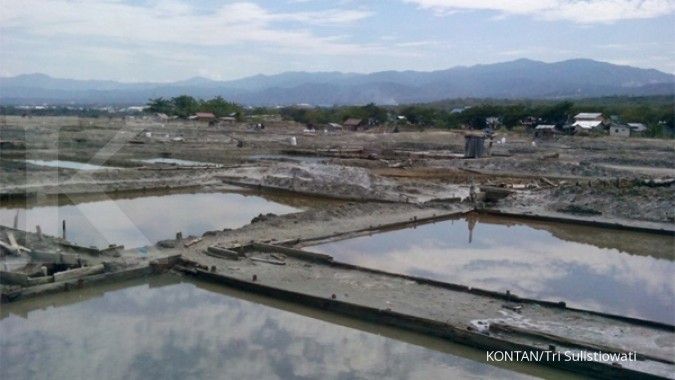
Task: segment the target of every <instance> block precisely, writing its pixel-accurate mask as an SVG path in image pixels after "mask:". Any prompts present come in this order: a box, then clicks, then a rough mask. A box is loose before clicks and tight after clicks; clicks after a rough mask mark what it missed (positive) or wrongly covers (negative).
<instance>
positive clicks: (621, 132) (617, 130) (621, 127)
mask: <svg viewBox="0 0 675 380" xmlns="http://www.w3.org/2000/svg"><path fill="white" fill-rule="evenodd" d="M609 135H610V136H620V137H628V136H630V127H629V126H627V125H625V124H618V123H616V124H614V123H612V125H610V127H609Z"/></svg>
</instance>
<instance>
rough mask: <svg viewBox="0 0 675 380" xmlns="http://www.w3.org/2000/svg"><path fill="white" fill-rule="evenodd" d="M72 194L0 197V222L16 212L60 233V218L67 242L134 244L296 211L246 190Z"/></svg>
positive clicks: (28, 226) (26, 225)
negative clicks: (27, 199)
mask: <svg viewBox="0 0 675 380" xmlns="http://www.w3.org/2000/svg"><path fill="white" fill-rule="evenodd" d="M85 199H86V198H85ZM282 199H283V198H282ZM75 200H76V202H73V203H75V204H72V203H69V202H58V203H56V204H50V205H38V206H34V207H29V208H26V206H25V205H22V206H17V205H13V204H4V203H3V204H2V207H0V224H2V225H6V226H12V225H13V223H14V218H15V217H16V215H17V212H18V227H19V228H20V229H23V230H27V231H35V226H36V225H40V227H41V228H42V231H43V233H46V234H49V235H53V236H61V234H62V231H61V223H62V221H63V220H66V238H67V239H68V240H69V241H71V242H73V243H76V244H79V245H83V246H92V245H93V246H96V247H99V248H102V247H106V246H107V245H108V244H113V243H114V244H122V245H124V246H125V247H126V248H134V247H142V246H146V245H151V244H154V243H156V242H157V241H159V240H163V239H172V238H175V236H176V232H179V231H180V232H182V233H183V236H184V237H186V236H188V235H191V234H192V235H196V236H201V234H202V233H204V232H206V231H213V230H222V229H224V228H238V227H241V226H243V225H246V224H248V223H249V222H250V221H251V219H252V218H253V217H255V216H256V215H258V214H261V213H263V214H266V213H274V214H278V215H280V214H287V213H291V212H296V211H300V209H299V208H296V207H292V206H289V205H286V204H283V203H279V202H275V201H272V200H268V199H266V198H263V197H262V196H259V195H252V194H246V193H244V194H239V193H204V192H202V193H179V194H160V195H151V196H148V195H142V196H138V197H135V198H127V199H115V198H108V197H104V198H103V199H101V198H100V197H98V198H97V199H95V200H93V201H82V200H77V199H75Z"/></svg>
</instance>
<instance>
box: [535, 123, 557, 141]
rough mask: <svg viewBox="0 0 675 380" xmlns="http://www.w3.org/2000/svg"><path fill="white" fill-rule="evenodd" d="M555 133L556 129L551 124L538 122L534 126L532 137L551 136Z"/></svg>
mask: <svg viewBox="0 0 675 380" xmlns="http://www.w3.org/2000/svg"><path fill="white" fill-rule="evenodd" d="M555 133H556V129H555V125H553V124H539V125H537V126H536V127H534V137H543V138H551V137H553V135H555Z"/></svg>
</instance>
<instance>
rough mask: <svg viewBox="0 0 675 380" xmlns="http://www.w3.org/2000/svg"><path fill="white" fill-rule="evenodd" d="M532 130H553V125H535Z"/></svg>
mask: <svg viewBox="0 0 675 380" xmlns="http://www.w3.org/2000/svg"><path fill="white" fill-rule="evenodd" d="M534 129H555V125H551V124H540V125H537V126H536V127H535V128H534Z"/></svg>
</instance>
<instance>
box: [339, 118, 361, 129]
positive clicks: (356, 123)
mask: <svg viewBox="0 0 675 380" xmlns="http://www.w3.org/2000/svg"><path fill="white" fill-rule="evenodd" d="M342 126H343V127H344V128H345V129H347V130H350V131H356V130H358V129H359V127H361V126H363V119H356V118H352V117H350V118H349V119H347V120H345V121H344V123H342Z"/></svg>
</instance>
